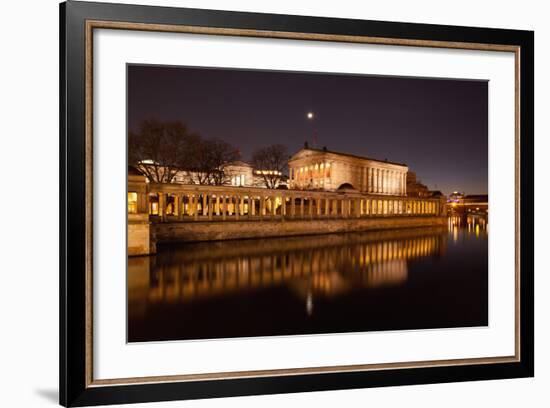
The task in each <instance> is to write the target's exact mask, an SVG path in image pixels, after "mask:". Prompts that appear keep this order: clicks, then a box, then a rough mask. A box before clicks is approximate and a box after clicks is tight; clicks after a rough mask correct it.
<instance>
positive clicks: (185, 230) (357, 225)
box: [151, 216, 447, 244]
mask: <svg viewBox="0 0 550 408" xmlns="http://www.w3.org/2000/svg"><path fill="white" fill-rule="evenodd" d="M446 222H447V219H446V218H445V217H441V216H417V217H415V216H407V217H369V218H347V219H304V220H281V219H276V220H264V221H247V220H242V221H220V222H217V221H208V222H164V223H154V224H151V230H152V236H153V237H154V239H155V242H156V244H163V243H171V242H201V241H220V240H233V239H247V238H272V237H285V236H298V235H317V234H331V233H343V232H363V231H376V230H392V229H402V228H420V227H434V226H444V225H446Z"/></svg>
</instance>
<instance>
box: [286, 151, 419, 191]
mask: <svg viewBox="0 0 550 408" xmlns="http://www.w3.org/2000/svg"><path fill="white" fill-rule="evenodd" d="M288 169H289V188H290V189H297V190H323V191H337V190H342V189H353V190H357V191H360V192H362V193H370V194H382V195H395V196H405V195H406V194H407V172H408V167H407V166H406V165H405V164H400V163H392V162H389V161H386V160H384V161H381V160H375V159H370V158H367V157H361V156H355V155H351V154H345V153H338V152H333V151H330V150H327V149H324V148H323V149H313V148H309V147H307V146H306V147H304V148H303V149H301V150H300V151H299V152H298V153H296V154H295V155H294V156H292V157H291V158H290V160H289V162H288Z"/></svg>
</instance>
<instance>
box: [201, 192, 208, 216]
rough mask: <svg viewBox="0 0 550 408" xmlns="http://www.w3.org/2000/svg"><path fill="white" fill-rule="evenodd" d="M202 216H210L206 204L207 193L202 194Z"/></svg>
mask: <svg viewBox="0 0 550 408" xmlns="http://www.w3.org/2000/svg"><path fill="white" fill-rule="evenodd" d="M202 215H208V205H207V202H206V193H202Z"/></svg>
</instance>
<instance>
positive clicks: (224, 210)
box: [221, 195, 227, 221]
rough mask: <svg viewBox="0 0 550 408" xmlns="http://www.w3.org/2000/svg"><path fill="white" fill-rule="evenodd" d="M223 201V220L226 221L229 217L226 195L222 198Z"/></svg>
mask: <svg viewBox="0 0 550 408" xmlns="http://www.w3.org/2000/svg"><path fill="white" fill-rule="evenodd" d="M221 199H222V219H223V220H224V221H225V218H226V217H227V197H226V196H225V195H224V196H222V197H221Z"/></svg>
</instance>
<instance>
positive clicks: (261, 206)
mask: <svg viewBox="0 0 550 408" xmlns="http://www.w3.org/2000/svg"><path fill="white" fill-rule="evenodd" d="M264 213H265V196H264V195H262V196H261V197H260V219H261V220H263V218H264Z"/></svg>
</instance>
